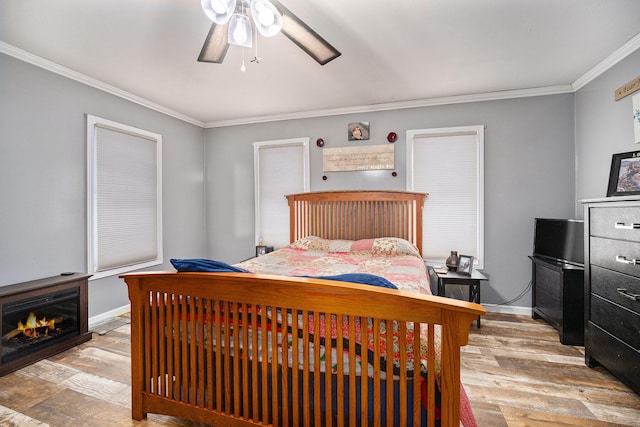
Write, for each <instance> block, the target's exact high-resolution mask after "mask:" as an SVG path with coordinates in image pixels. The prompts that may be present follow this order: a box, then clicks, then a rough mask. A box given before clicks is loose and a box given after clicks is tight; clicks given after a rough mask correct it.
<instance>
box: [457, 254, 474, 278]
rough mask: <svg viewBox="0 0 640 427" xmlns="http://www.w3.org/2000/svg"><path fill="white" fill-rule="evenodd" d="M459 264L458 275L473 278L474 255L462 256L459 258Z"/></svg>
mask: <svg viewBox="0 0 640 427" xmlns="http://www.w3.org/2000/svg"><path fill="white" fill-rule="evenodd" d="M458 259H459V264H458V270H457V273H459V274H464V275H466V276H471V272H472V271H473V256H472V255H460V256H459V257H458Z"/></svg>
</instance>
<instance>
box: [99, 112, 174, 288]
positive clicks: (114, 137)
mask: <svg viewBox="0 0 640 427" xmlns="http://www.w3.org/2000/svg"><path fill="white" fill-rule="evenodd" d="M96 119H97V118H96ZM101 120H102V119H98V120H97V121H96V122H94V123H93V132H92V138H91V139H92V140H91V141H90V150H89V151H90V152H89V163H90V164H89V168H88V172H89V182H88V186H87V187H88V192H89V195H88V203H89V209H88V211H89V221H88V222H89V271H90V272H91V273H97V274H96V276H97V277H100V276H106V275H111V274H119V273H121V272H123V271H128V270H132V269H137V268H142V267H145V266H147V265H155V264H159V263H161V262H162V241H161V240H162V230H161V227H162V222H161V200H160V199H161V191H160V189H161V182H160V179H161V173H160V165H161V163H160V158H159V157H160V152H161V151H160V144H161V140H160V139H159V138H161V137H160V136H159V135H155V134H150V135H149V136H147V135H146V134H144V133H141V134H135V133H132V132H131V128H129V127H126V126H125V127H123V129H118V128H117V127H114V125H113V123H112V122H108V124H105V123H102V122H101ZM105 122H107V121H105ZM141 132H144V131H141ZM154 135H155V136H154ZM94 277H95V276H94Z"/></svg>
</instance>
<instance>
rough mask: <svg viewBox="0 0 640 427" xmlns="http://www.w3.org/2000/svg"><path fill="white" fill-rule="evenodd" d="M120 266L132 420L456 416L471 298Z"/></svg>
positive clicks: (427, 419) (375, 420)
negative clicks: (127, 308)
mask: <svg viewBox="0 0 640 427" xmlns="http://www.w3.org/2000/svg"><path fill="white" fill-rule="evenodd" d="M122 277H123V278H124V280H125V281H126V283H127V285H128V287H129V298H130V300H131V371H132V416H133V418H134V419H137V420H140V419H143V418H145V417H146V415H147V413H159V414H166V415H172V416H177V417H182V418H186V419H191V420H193V421H200V422H206V423H210V424H213V425H216V426H228V425H278V426H280V425H281V426H297V425H315V426H321V425H322V426H325V425H327V426H330V425H338V426H342V425H352V426H355V425H362V426H366V425H389V426H392V425H427V426H434V425H436V424H435V423H436V418H438V417H439V418H441V419H440V422H441V425H442V426H458V425H459V421H458V420H459V411H460V346H463V345H466V344H467V340H468V334H469V327H470V324H471V322H472V321H473V320H474V319H475V318H476V317H477V316H478V315H480V314H484V310H483V309H482V307H481V306H480V305H477V304H473V303H466V302H462V301H457V300H451V299H445V298H440V297H435V296H426V295H416V294H411V293H407V292H401V291H395V290H388V289H382V288H375V287H371V286H366V285H356V284H350V283H349V284H346V283H342V282H332V281H327V280H318V279H305V278H293V277H292V278H288V277H281V276H269V275H255V274H242V273H153V272H152V273H133V274H126V275H124V276H122ZM437 400H439V401H440V402H439V405H436V401H437ZM436 406H438V409H436ZM438 414H440V415H439V416H438Z"/></svg>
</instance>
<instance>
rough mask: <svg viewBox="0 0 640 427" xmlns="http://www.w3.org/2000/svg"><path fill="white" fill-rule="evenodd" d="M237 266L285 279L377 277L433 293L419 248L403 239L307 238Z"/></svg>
mask: <svg viewBox="0 0 640 427" xmlns="http://www.w3.org/2000/svg"><path fill="white" fill-rule="evenodd" d="M237 266H238V267H242V268H244V269H246V270H249V271H251V272H252V273H263V274H280V275H285V276H330V275H337V274H346V273H368V274H375V275H376V276H381V277H384V278H385V279H387V280H389V281H390V282H392V283H393V284H395V285H396V286H397V287H398V289H400V290H403V291H409V292H415V293H421V294H431V290H430V285H429V276H428V274H427V269H426V267H425V265H424V261H423V259H422V258H421V256H420V253H419V252H418V249H417V248H416V247H415V246H413V245H411V244H410V243H409V242H408V241H406V240H403V239H396V238H380V239H365V240H357V241H351V240H325V239H320V238H319V237H306V238H304V239H300V240H298V241H296V242H294V243H292V244H291V245H289V246H287V247H285V248H283V249H280V250H277V251H275V252H271V253H268V254H266V255H263V256H260V257H257V258H253V259H251V260H249V261H245V262H242V263H240V264H237Z"/></svg>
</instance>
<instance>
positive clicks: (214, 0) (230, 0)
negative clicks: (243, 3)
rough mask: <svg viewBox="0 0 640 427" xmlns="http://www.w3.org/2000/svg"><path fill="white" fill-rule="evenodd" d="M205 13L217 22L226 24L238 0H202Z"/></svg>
mask: <svg viewBox="0 0 640 427" xmlns="http://www.w3.org/2000/svg"><path fill="white" fill-rule="evenodd" d="M200 5H201V6H202V10H203V11H204V13H205V15H207V16H208V17H209V19H211V20H212V21H213V22H215V23H216V24H226V23H227V22H229V19H231V15H232V14H233V12H234V11H235V10H236V0H201V1H200Z"/></svg>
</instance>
